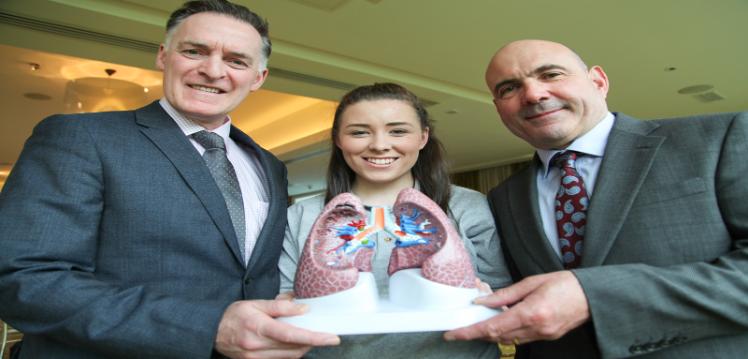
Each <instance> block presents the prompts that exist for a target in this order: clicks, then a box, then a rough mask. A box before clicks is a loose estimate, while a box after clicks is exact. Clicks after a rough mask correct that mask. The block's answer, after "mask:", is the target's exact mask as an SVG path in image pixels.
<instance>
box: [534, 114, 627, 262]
mask: <svg viewBox="0 0 748 359" xmlns="http://www.w3.org/2000/svg"><path fill="white" fill-rule="evenodd" d="M614 120H615V117H614V116H613V114H612V113H610V112H608V114H607V115H605V118H603V119H602V121H600V122H599V123H598V124H597V125H595V127H593V128H592V129H591V130H590V131H588V132H587V133H585V134H584V135H582V136H580V137H579V138H577V139H576V140H574V142H572V143H571V144H570V145H569V147H567V148H566V149H564V150H541V149H536V152H537V154H538V157H540V161H541V162H543V166H542V168H540V170H539V171H538V172H537V174H536V177H535V178H536V183H537V186H538V205H539V208H540V218H541V220H542V222H543V230H544V231H545V235H546V237H547V238H548V242H549V243H550V244H551V247H553V249H554V251H555V252H556V254H557V255H558V258H559V259H560V258H561V248H560V247H559V244H558V230H557V229H556V217H555V212H556V209H555V206H554V201H555V199H556V192H557V191H558V187H559V186H560V185H561V183H560V178H561V169H560V168H557V167H555V166H551V167H550V168H549V163H548V162H549V161H550V160H551V158H553V156H554V155H555V154H556V153H559V152H564V151H576V152H579V153H583V154H584V156H580V157H577V160H576V169H577V172H578V173H579V175H580V176H582V180H583V181H584V186H585V188H586V189H587V196H589V198H590V200H592V193H593V192H594V191H595V181H596V180H597V173H598V172H599V171H600V164H601V163H602V161H603V154H605V146H606V145H607V144H608V136H609V135H610V130H611V129H612V128H613V122H614Z"/></svg>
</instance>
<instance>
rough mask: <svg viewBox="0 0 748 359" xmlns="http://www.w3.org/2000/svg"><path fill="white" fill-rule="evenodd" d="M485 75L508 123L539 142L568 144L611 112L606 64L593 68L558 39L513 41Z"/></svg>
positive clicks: (539, 145) (549, 145)
mask: <svg viewBox="0 0 748 359" xmlns="http://www.w3.org/2000/svg"><path fill="white" fill-rule="evenodd" d="M485 76H486V77H485V78H486V85H487V86H488V88H489V90H490V91H491V94H492V95H493V97H494V104H495V106H496V110H497V111H498V113H499V115H500V116H501V119H502V121H503V122H504V124H505V125H506V126H507V128H509V130H510V131H512V132H513V133H514V134H515V135H517V136H518V137H520V138H522V139H524V140H525V141H527V142H528V143H530V144H531V145H533V146H534V147H536V148H542V149H551V148H558V149H561V148H565V147H566V146H568V145H569V144H570V143H571V142H573V141H574V140H575V139H576V138H578V137H579V136H582V135H583V134H585V133H586V132H587V131H589V130H590V129H592V128H593V127H594V126H595V125H596V124H597V123H598V122H600V120H602V118H603V117H604V116H605V114H606V113H607V112H608V108H607V104H606V103H605V97H606V96H607V93H608V78H607V75H606V74H605V72H604V71H603V69H602V68H600V67H599V66H593V67H592V68H590V69H588V68H587V65H585V63H584V61H582V59H581V58H580V57H579V55H577V54H576V53H575V52H574V51H572V50H571V49H569V48H568V47H566V46H564V45H562V44H559V43H556V42H551V41H544V40H519V41H514V42H511V43H509V44H507V45H505V46H503V47H502V48H501V49H499V51H497V52H496V54H495V55H494V56H493V57H492V58H491V61H490V62H489V63H488V67H487V68H486V75H485Z"/></svg>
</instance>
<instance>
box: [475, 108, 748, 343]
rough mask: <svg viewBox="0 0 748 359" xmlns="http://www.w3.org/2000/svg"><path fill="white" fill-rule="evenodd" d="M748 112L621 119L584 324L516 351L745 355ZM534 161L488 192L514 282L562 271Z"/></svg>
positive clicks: (591, 241) (584, 274)
mask: <svg viewBox="0 0 748 359" xmlns="http://www.w3.org/2000/svg"><path fill="white" fill-rule="evenodd" d="M747 155H748V113H731V114H719V115H711V116H699V117H691V118H682V119H669V120H656V121H646V122H645V121H638V120H635V119H632V118H630V117H627V116H625V115H623V114H618V115H617V116H616V120H615V124H614V126H613V129H612V131H611V133H610V137H609V139H608V145H607V147H606V149H605V155H604V158H603V161H602V164H601V167H600V172H599V175H598V179H597V182H596V183H597V184H596V185H595V188H594V193H593V195H592V198H591V202H590V207H589V210H588V213H587V214H588V217H587V228H586V234H585V249H584V255H583V258H582V265H581V268H579V269H576V270H574V273H575V275H576V276H577V278H578V279H579V281H580V283H581V285H582V287H583V289H584V291H585V294H586V296H587V298H588V302H589V306H590V311H591V321H590V322H588V323H587V324H586V325H584V326H582V327H580V328H578V329H576V330H574V331H572V332H570V333H568V334H567V335H565V336H564V337H562V338H560V339H558V340H555V341H545V342H536V343H533V344H528V345H523V346H520V347H519V353H518V358H597V357H605V358H620V357H627V356H634V355H642V357H643V358H744V357H746V355H748V274H747V273H748V160H747V159H746V156H747ZM539 166H540V163H539V160H538V159H537V158H536V159H535V161H533V164H532V165H530V166H529V168H527V169H526V170H524V171H522V172H520V173H518V174H516V175H514V176H513V177H511V178H510V179H508V180H507V181H505V182H504V183H502V184H501V185H499V186H498V187H497V188H495V189H493V190H492V191H491V193H490V195H489V202H490V204H491V207H492V210H493V213H494V217H495V219H496V224H497V227H498V228H499V233H500V236H501V238H502V241H503V246H504V254H505V256H506V257H507V262H508V263H509V265H510V267H511V271H512V275H513V277H514V279H515V280H520V279H522V278H524V277H527V276H530V275H534V274H540V273H548V272H553V271H559V270H562V269H563V267H562V265H561V262H560V260H559V258H558V256H557V255H556V254H555V253H554V252H553V249H552V248H551V247H550V245H549V243H548V240H547V238H546V236H545V234H544V232H543V229H542V225H541V220H540V215H539V210H538V204H537V203H538V198H537V197H538V191H537V186H536V184H535V173H536V171H537V170H538V168H539Z"/></svg>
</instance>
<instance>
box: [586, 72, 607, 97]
mask: <svg viewBox="0 0 748 359" xmlns="http://www.w3.org/2000/svg"><path fill="white" fill-rule="evenodd" d="M588 74H589V76H590V80H592V83H594V84H595V87H596V88H597V90H598V91H599V92H600V94H602V95H603V98H606V97H607V96H608V87H609V86H610V84H609V83H608V75H606V74H605V71H603V68H602V67H600V66H592V68H590V71H589V72H588Z"/></svg>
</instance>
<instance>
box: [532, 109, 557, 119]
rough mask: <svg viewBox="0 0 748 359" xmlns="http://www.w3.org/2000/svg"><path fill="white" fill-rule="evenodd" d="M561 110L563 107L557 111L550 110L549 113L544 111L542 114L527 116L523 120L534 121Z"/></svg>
mask: <svg viewBox="0 0 748 359" xmlns="http://www.w3.org/2000/svg"><path fill="white" fill-rule="evenodd" d="M561 110H563V107H562V108H557V109H554V110H550V111H544V112H541V113H536V114H532V115H528V116H525V119H526V120H534V119H536V118H539V117H543V116H547V115H550V114H553V113H556V112H558V111H561Z"/></svg>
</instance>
